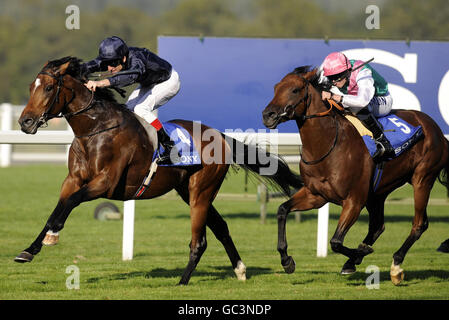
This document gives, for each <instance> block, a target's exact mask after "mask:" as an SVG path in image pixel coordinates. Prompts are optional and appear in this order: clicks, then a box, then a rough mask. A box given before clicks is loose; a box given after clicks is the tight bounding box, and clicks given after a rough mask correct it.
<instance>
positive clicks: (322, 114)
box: [281, 77, 344, 165]
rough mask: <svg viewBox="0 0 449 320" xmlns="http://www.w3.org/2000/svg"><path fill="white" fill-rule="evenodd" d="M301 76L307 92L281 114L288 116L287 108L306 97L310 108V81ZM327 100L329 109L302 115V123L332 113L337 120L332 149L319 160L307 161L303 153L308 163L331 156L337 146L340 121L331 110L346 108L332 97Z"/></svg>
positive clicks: (317, 161) (303, 160) (302, 157)
mask: <svg viewBox="0 0 449 320" xmlns="http://www.w3.org/2000/svg"><path fill="white" fill-rule="evenodd" d="M301 78H302V80H303V81H305V83H306V92H305V94H304V97H302V98H301V99H300V100H299V101H298V102H297V103H296V104H295V105H294V106H292V105H289V106H286V107H285V108H284V112H283V113H282V114H281V116H286V115H287V114H288V109H287V108H289V107H292V108H296V106H297V105H299V104H300V103H301V102H303V101H304V100H306V99H307V100H308V102H307V104H306V108H305V110H306V111H307V109H308V108H309V106H310V103H311V101H310V99H308V97H309V91H308V88H309V84H310V82H309V81H308V80H307V79H305V78H303V77H301ZM327 102H328V103H329V106H330V108H329V109H328V110H326V111H323V112H319V113H315V114H311V115H302V116H301V120H300V121H301V123H304V122H305V121H306V120H308V119H313V118H321V117H327V116H330V115H332V118H333V119H334V122H335V138H334V142H333V143H332V146H331V147H330V149H329V150H328V151H327V152H326V153H325V154H324V155H323V156H322V157H320V158H319V159H317V160H312V161H307V160H305V159H304V156H303V154H302V153H301V154H300V156H301V161H302V162H304V163H305V164H307V165H314V164H317V163H319V162H321V161H323V160H324V159H325V158H326V157H327V156H329V154H330V153H331V152H332V150H334V148H335V146H336V145H337V141H338V132H339V130H338V129H339V122H338V120H337V118H336V115H335V113H332V114H331V111H332V110H333V108H334V107H335V108H336V109H338V110H340V111H343V110H344V108H343V107H341V106H340V105H339V104H338V103H337V102H335V101H334V100H332V99H327Z"/></svg>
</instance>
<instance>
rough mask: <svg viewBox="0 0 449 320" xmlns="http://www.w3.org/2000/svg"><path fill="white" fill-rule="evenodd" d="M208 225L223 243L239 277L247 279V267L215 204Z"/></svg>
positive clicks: (208, 216) (210, 211)
mask: <svg viewBox="0 0 449 320" xmlns="http://www.w3.org/2000/svg"><path fill="white" fill-rule="evenodd" d="M207 226H208V227H209V228H210V229H211V230H212V232H213V233H214V235H215V237H216V238H217V239H218V240H219V241H220V242H221V243H222V244H223V247H224V248H225V250H226V253H227V254H228V257H229V260H231V264H232V268H233V269H234V272H235V275H236V276H237V279H239V280H243V281H245V280H246V267H245V265H244V264H243V262H242V260H241V258H240V255H239V253H238V252H237V249H236V247H235V245H234V242H233V241H232V238H231V235H230V233H229V229H228V225H227V223H226V222H225V221H224V220H223V218H222V217H221V215H220V214H219V213H218V211H217V210H216V209H215V208H214V206H210V209H209V212H208V215H207Z"/></svg>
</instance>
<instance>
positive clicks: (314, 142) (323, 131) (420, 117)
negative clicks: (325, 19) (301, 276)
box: [262, 66, 449, 284]
mask: <svg viewBox="0 0 449 320" xmlns="http://www.w3.org/2000/svg"><path fill="white" fill-rule="evenodd" d="M323 90H325V88H324V87H323V86H322V85H320V84H319V82H318V75H317V70H316V69H312V70H311V67H310V66H304V67H299V68H296V69H295V70H294V71H293V72H290V73H288V74H287V75H286V76H284V77H283V78H282V80H281V81H280V82H279V83H277V84H276V85H275V87H274V97H273V99H272V100H271V101H270V103H269V104H268V105H267V106H266V107H265V109H264V110H263V112H262V116H263V122H264V125H265V126H266V127H268V128H271V129H273V128H276V127H277V126H278V125H279V124H280V123H282V122H285V121H289V120H292V121H295V122H296V124H297V126H298V130H299V132H300V135H301V140H302V144H303V146H302V155H301V162H300V174H301V176H302V178H303V181H304V187H303V188H301V189H300V190H299V191H298V192H297V193H296V194H294V195H293V196H292V197H291V198H290V199H289V200H288V201H286V202H285V203H283V204H281V205H280V207H279V209H278V213H277V219H278V251H279V253H280V255H281V263H282V265H283V267H284V269H285V271H286V272H287V273H291V272H293V271H294V270H295V262H294V260H293V258H292V257H291V256H288V254H287V239H286V234H285V232H286V230H285V228H286V219H287V216H288V213H289V212H291V211H306V210H310V209H314V208H320V207H321V206H323V205H324V204H325V203H327V202H331V203H334V204H337V205H339V206H341V207H342V211H341V215H340V218H339V221H338V225H337V228H336V231H335V233H334V235H333V237H332V239H331V240H330V245H331V248H332V250H333V251H334V252H337V253H340V254H343V255H345V256H347V257H348V258H349V259H348V260H347V261H346V263H345V264H344V266H343V268H342V271H341V273H342V274H350V273H353V272H355V271H356V265H359V264H360V263H361V262H362V260H363V257H364V256H366V255H367V254H370V253H372V252H373V248H372V246H373V244H374V242H375V241H376V239H378V238H379V236H380V235H381V233H382V232H383V231H384V229H385V226H384V205H385V199H386V198H387V196H388V195H389V194H390V193H391V192H392V191H393V190H395V189H397V188H398V187H400V186H402V185H403V184H405V183H410V184H411V185H412V186H413V190H414V207H415V214H414V219H413V226H412V229H411V232H410V234H409V235H408V237H407V238H406V240H405V242H404V243H403V245H402V246H401V247H400V249H399V250H398V251H396V252H395V253H394V255H393V263H392V266H391V270H390V276H391V279H392V282H393V283H394V284H399V283H400V282H401V281H402V279H403V276H404V271H403V269H401V267H400V265H401V263H402V262H403V261H404V258H405V255H406V253H407V251H408V250H409V249H410V247H411V246H412V245H413V243H414V242H415V241H416V240H418V239H419V237H420V236H421V235H422V233H423V232H424V231H425V230H426V229H427V227H428V219H427V211H426V207H427V203H428V200H429V195H430V191H431V189H432V187H433V184H434V182H435V180H436V179H437V178H438V179H439V181H440V182H441V183H442V184H443V185H444V186H445V187H446V188H448V187H449V184H448V178H447V174H448V171H449V147H448V141H447V140H446V139H445V137H444V135H443V133H442V131H441V129H440V128H439V127H438V125H437V124H436V123H435V122H434V121H433V120H432V119H431V118H430V117H429V116H428V115H426V114H424V113H422V112H419V111H410V110H393V111H392V113H394V114H396V115H398V116H399V117H400V118H402V119H404V120H405V121H407V122H408V123H409V124H411V125H413V126H418V125H419V126H421V127H422V129H423V136H424V137H423V138H421V139H420V140H419V141H418V142H417V143H416V144H415V145H413V146H412V148H411V149H410V150H408V151H407V152H404V153H402V154H401V155H399V156H398V157H397V158H395V159H393V160H391V161H388V162H386V163H385V166H384V171H383V176H382V179H381V181H380V184H379V186H378V188H377V189H376V190H375V191H374V190H373V188H372V179H373V172H374V168H375V163H374V162H373V160H372V158H371V156H370V154H369V152H368V149H367V148H366V147H365V145H364V142H363V140H362V138H361V136H360V135H359V133H358V132H357V131H356V129H355V127H354V126H353V125H352V124H351V123H350V122H349V121H348V120H346V119H345V117H344V116H343V114H342V112H340V111H339V110H335V109H334V108H332V105H329V104H327V103H325V101H323V100H322V99H321V92H322V91H323ZM364 207H366V208H367V210H368V213H369V230H368V234H367V236H366V237H365V239H364V240H363V242H362V243H361V244H360V245H359V246H358V248H357V249H351V248H347V247H345V246H344V245H343V241H344V238H345V235H346V233H347V232H348V231H349V229H350V228H351V226H352V225H353V224H354V223H355V222H356V220H357V218H358V217H359V214H360V211H361V210H362V209H363V208H364Z"/></svg>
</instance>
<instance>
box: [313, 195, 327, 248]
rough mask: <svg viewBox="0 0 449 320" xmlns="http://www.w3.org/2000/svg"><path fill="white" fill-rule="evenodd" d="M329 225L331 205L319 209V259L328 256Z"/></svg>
mask: <svg viewBox="0 0 449 320" xmlns="http://www.w3.org/2000/svg"><path fill="white" fill-rule="evenodd" d="M328 225H329V203H326V204H325V205H324V206H322V207H321V208H319V209H318V233H317V248H316V256H317V257H326V256H327V232H328Z"/></svg>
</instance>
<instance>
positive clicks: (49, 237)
mask: <svg viewBox="0 0 449 320" xmlns="http://www.w3.org/2000/svg"><path fill="white" fill-rule="evenodd" d="M58 242H59V234H58V233H57V232H56V233H53V232H50V231H49V232H47V234H46V235H45V238H44V240H42V244H43V245H44V246H54V245H56V244H58Z"/></svg>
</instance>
